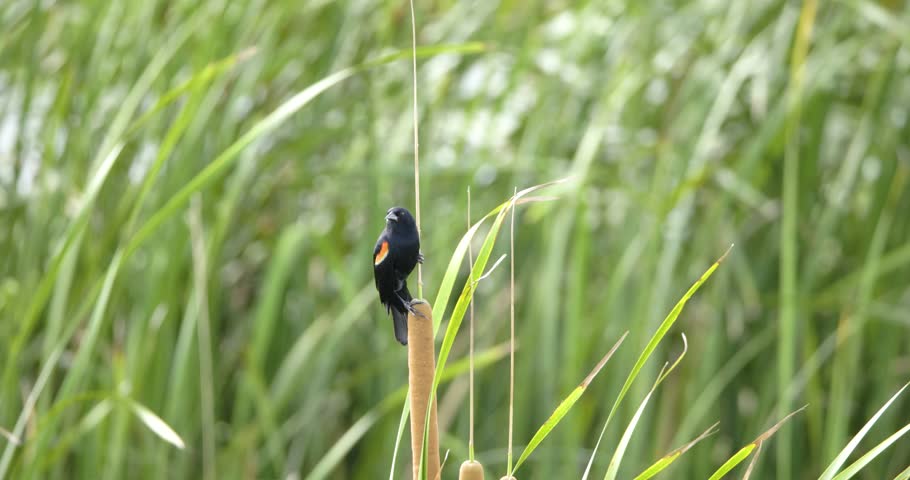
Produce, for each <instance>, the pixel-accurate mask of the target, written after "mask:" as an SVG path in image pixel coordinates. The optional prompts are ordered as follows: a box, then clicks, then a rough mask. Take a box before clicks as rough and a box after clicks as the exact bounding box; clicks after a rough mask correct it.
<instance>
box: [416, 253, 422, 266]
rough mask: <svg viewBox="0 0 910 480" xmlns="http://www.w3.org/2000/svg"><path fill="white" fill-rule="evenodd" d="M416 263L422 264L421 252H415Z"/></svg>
mask: <svg viewBox="0 0 910 480" xmlns="http://www.w3.org/2000/svg"><path fill="white" fill-rule="evenodd" d="M417 263H419V264H423V253H421V252H417Z"/></svg>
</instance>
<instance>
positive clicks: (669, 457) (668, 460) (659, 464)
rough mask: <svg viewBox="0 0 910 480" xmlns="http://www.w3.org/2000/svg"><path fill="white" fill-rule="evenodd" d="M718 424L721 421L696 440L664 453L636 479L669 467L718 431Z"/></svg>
mask: <svg viewBox="0 0 910 480" xmlns="http://www.w3.org/2000/svg"><path fill="white" fill-rule="evenodd" d="M718 425H719V423H715V424H714V425H711V427H710V428H708V429H707V430H705V431H704V432H703V433H702V434H701V435H699V436H698V437H696V438H695V439H694V440H691V441H689V442H688V443H686V444H685V445H683V446H681V447H679V448H677V449H676V450H673V451H672V452H670V453H668V454H666V455H664V456H663V457H662V458H661V459H660V460H658V461H656V462H654V463H653V464H652V465H651V466H650V467H648V468H646V469H645V471H643V472H641V473H639V474H638V476H637V477H635V479H634V480H648V479H649V478H651V477H653V476H655V475H657V474H658V473H660V472H662V471H664V469H666V468H667V467H669V466H670V465H671V464H672V463H673V462H675V461H676V459H677V458H679V457H680V456H682V455H683V454H684V453H686V452H687V451H689V449H691V448H692V447H694V446H695V445H696V444H697V443H698V442H700V441H702V440H704V439H705V438H707V437H708V436H710V435H713V434H715V433H717V426H718Z"/></svg>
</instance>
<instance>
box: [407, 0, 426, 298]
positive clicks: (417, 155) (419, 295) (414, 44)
mask: <svg viewBox="0 0 910 480" xmlns="http://www.w3.org/2000/svg"><path fill="white" fill-rule="evenodd" d="M410 4H411V53H412V57H411V66H412V67H413V71H414V72H413V74H414V77H413V80H414V106H413V107H414V109H413V113H414V203H415V205H414V210H415V213H416V214H417V234H418V235H420V233H421V229H420V142H419V141H418V134H417V123H418V122H417V20H416V17H415V15H414V0H410ZM417 298H423V267H422V265H421V264H419V263H418V264H417Z"/></svg>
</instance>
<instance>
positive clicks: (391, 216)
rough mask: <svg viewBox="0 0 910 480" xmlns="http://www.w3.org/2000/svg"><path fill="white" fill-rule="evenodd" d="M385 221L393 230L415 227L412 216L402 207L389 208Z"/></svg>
mask: <svg viewBox="0 0 910 480" xmlns="http://www.w3.org/2000/svg"><path fill="white" fill-rule="evenodd" d="M385 223H386V225H387V226H388V227H389V228H391V229H394V230H398V229H404V228H416V227H417V223H416V222H415V221H414V216H413V215H411V212H409V211H408V209H406V208H404V207H392V208H390V209H389V211H388V213H386V216H385Z"/></svg>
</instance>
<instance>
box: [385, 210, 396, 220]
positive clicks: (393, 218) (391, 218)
mask: <svg viewBox="0 0 910 480" xmlns="http://www.w3.org/2000/svg"><path fill="white" fill-rule="evenodd" d="M385 219H386V220H389V221H392V222H397V221H398V216H397V215H395V214H394V213H392V212H389V214H388V215H386V216H385Z"/></svg>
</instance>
